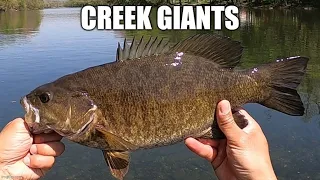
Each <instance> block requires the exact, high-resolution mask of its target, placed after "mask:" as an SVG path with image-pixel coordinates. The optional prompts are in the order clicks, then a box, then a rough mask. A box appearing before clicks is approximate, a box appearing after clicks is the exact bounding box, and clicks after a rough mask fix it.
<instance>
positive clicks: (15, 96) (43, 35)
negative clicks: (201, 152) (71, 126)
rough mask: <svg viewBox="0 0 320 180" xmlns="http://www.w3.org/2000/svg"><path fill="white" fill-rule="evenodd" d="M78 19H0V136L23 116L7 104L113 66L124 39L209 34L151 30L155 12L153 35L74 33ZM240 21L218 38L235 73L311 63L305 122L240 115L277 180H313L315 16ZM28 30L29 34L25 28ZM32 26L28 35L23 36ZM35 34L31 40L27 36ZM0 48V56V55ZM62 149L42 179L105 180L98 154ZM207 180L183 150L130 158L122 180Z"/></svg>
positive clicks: (319, 92)
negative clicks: (232, 53) (71, 76)
mask: <svg viewBox="0 0 320 180" xmlns="http://www.w3.org/2000/svg"><path fill="white" fill-rule="evenodd" d="M79 12H80V9H48V10H44V11H38V12H37V15H36V16H32V17H38V18H39V21H35V20H34V19H32V18H29V17H31V16H30V15H27V16H28V17H25V16H26V14H28V13H22V14H21V13H20V16H21V18H22V19H21V20H20V22H21V23H18V20H17V19H16V20H14V19H12V18H13V17H10V14H7V15H4V14H0V18H1V19H0V21H1V24H0V29H1V31H0V62H1V63H2V64H1V66H2V67H1V68H0V87H1V88H0V128H2V127H3V126H4V125H5V124H6V123H7V122H8V121H9V120H10V119H12V118H14V117H17V116H22V115H23V110H22V108H21V107H20V105H19V104H18V103H13V101H18V100H19V98H20V97H21V96H23V95H24V94H26V93H28V92H29V91H30V90H32V89H33V88H34V87H37V86H38V85H40V84H44V83H46V82H49V81H52V80H54V79H56V78H58V77H60V76H63V75H65V74H68V73H72V72H75V71H79V70H81V69H84V68H87V67H89V66H93V65H98V64H102V63H106V62H110V61H114V59H115V54H116V51H115V50H116V48H117V42H118V41H122V40H123V39H124V38H125V37H128V38H132V37H133V36H142V35H156V36H161V37H169V38H171V39H172V40H173V41H175V42H177V41H179V40H181V39H183V38H185V37H187V36H189V35H191V34H195V33H207V32H208V31H176V30H174V31H161V30H159V29H157V28H155V27H157V26H156V24H155V21H156V14H155V13H154V12H152V15H151V17H150V19H151V22H152V24H153V27H154V29H153V30H146V31H90V32H87V31H83V30H82V29H81V27H80V22H79V20H80V17H79ZM33 13H34V12H33ZM18 14H19V13H18ZM3 17H6V20H4V18H3ZM15 17H16V18H18V17H19V16H18V15H15ZM42 17H43V18H42ZM240 17H241V27H240V28H239V29H238V30H236V31H227V30H222V31H219V32H217V33H221V34H224V35H227V36H231V37H232V38H233V39H236V40H239V41H241V42H242V44H243V46H244V47H245V49H244V54H243V58H242V63H241V67H242V68H248V67H254V66H256V65H258V64H262V63H265V62H270V61H273V60H275V59H277V58H278V57H283V56H295V55H303V56H308V57H310V58H311V59H310V65H309V67H308V74H307V76H306V78H305V79H304V81H303V83H302V84H301V86H300V87H299V93H300V94H301V96H302V99H303V101H304V104H305V106H306V115H305V116H304V117H302V118H301V117H291V116H288V115H285V114H283V113H280V112H277V111H274V110H271V109H268V108H265V107H263V106H260V105H257V104H248V105H246V106H245V108H246V109H247V110H248V111H249V112H250V113H251V115H252V116H253V117H255V118H256V119H257V120H258V121H259V123H260V125H261V126H262V129H263V130H264V132H265V134H266V136H267V138H268V141H269V143H270V151H271V156H272V161H273V165H274V168H275V170H276V174H277V175H278V177H279V179H307V178H308V177H309V178H310V179H319V178H320V172H319V171H318V170H319V168H318V167H319V165H320V164H319V161H318V159H319V158H320V143H319V136H320V129H319V128H320V127H319V126H320V119H319V118H320V115H319V104H320V87H319V86H320V84H319V82H320V71H319V70H320V60H319V58H320V54H319V53H320V52H319V47H320V19H319V18H318V17H319V12H317V11H287V10H283V11H278V10H252V11H250V10H246V9H243V10H242V11H241V15H240ZM10 18H11V19H10ZM18 19H19V18H18ZM23 19H25V20H23ZM27 21H31V22H27ZM40 21H42V22H41V26H40ZM35 22H38V23H35ZM28 23H30V26H29V25H26V24H28ZM3 24H6V27H7V29H6V28H4V26H3ZM23 24H24V25H23ZM31 24H32V25H33V26H32V27H33V30H30V29H32V28H30V27H31ZM10 29H11V30H10ZM12 29H14V30H12ZM22 29H29V31H27V30H25V31H23V30H22ZM35 32H37V33H36V34H37V36H34V33H35ZM2 37H6V38H7V37H10V38H12V39H15V40H16V39H18V40H19V42H20V44H19V45H17V44H12V41H8V39H4V38H2ZM20 37H23V38H20ZM26 37H27V38H26ZM30 40H31V41H30ZM1 46H5V47H6V48H2V49H1ZM65 142H66V144H67V148H66V152H65V153H64V155H63V156H62V157H60V158H58V162H57V164H56V165H55V167H54V168H53V170H52V171H50V172H49V174H48V175H47V176H46V177H45V178H44V179H47V180H56V179H111V178H112V176H111V175H110V172H109V169H108V167H107V166H106V164H105V162H104V160H103V158H102V153H101V151H100V150H95V149H90V148H87V147H84V146H80V145H78V144H75V143H70V142H69V141H65ZM214 178H215V177H214V175H213V173H212V169H211V167H210V166H209V165H208V163H206V162H205V161H204V160H202V159H200V158H198V157H197V156H195V155H193V154H192V153H190V152H189V151H188V150H187V149H186V148H185V147H184V145H183V144H178V145H174V146H169V147H162V148H157V149H153V150H145V151H138V152H135V153H132V163H131V167H130V170H129V174H128V176H127V179H146V180H147V179H186V180H188V179H190V180H191V179H192V180H194V179H201V180H205V179H214Z"/></svg>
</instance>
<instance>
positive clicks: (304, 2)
mask: <svg viewBox="0 0 320 180" xmlns="http://www.w3.org/2000/svg"><path fill="white" fill-rule="evenodd" d="M119 4H121V5H165V4H170V5H179V4H180V5H197V4H211V5H230V4H234V5H237V6H249V7H286V8H290V7H319V6H320V1H319V0H67V1H66V3H65V6H69V7H82V6H85V5H93V6H96V5H119Z"/></svg>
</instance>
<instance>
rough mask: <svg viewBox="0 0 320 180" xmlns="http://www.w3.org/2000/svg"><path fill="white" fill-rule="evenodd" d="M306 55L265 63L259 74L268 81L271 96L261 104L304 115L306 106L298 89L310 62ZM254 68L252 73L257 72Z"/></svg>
mask: <svg viewBox="0 0 320 180" xmlns="http://www.w3.org/2000/svg"><path fill="white" fill-rule="evenodd" d="M308 61H309V59H308V58H306V57H300V56H296V57H288V58H283V59H278V60H277V61H276V62H273V63H270V64H267V65H263V66H261V67H260V68H259V70H258V74H259V75H260V76H262V78H263V79H264V80H266V81H267V85H268V88H267V89H268V90H270V89H271V93H270V96H269V97H268V98H267V99H265V100H263V101H262V102H260V104H262V105H264V106H266V107H269V108H272V109H275V110H278V111H281V112H283V113H285V114H289V115H292V116H302V115H303V114H304V106H303V103H302V101H301V98H300V96H299V94H298V92H297V91H296V88H297V87H298V85H299V84H300V82H301V80H302V78H303V76H304V74H305V72H306V67H307V64H308ZM256 71H257V69H254V70H253V71H252V73H255V72H256Z"/></svg>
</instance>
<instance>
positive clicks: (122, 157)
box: [102, 151, 130, 180]
mask: <svg viewBox="0 0 320 180" xmlns="http://www.w3.org/2000/svg"><path fill="white" fill-rule="evenodd" d="M102 152H103V156H104V159H105V160H106V163H107V164H108V166H109V168H110V171H111V174H112V175H113V176H114V177H115V178H117V179H119V180H123V178H124V177H125V175H126V174H127V173H128V170H129V163H130V155H129V152H128V151H102Z"/></svg>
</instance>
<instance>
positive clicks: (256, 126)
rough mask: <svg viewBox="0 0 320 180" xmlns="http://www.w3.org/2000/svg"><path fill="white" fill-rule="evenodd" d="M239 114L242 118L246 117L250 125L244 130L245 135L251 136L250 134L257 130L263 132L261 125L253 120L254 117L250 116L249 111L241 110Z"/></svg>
mask: <svg viewBox="0 0 320 180" xmlns="http://www.w3.org/2000/svg"><path fill="white" fill-rule="evenodd" d="M238 113H239V114H240V115H241V116H244V117H245V118H246V119H247V122H248V124H247V126H246V127H245V128H243V131H244V132H245V133H247V134H249V133H250V132H252V131H253V130H257V129H258V130H261V127H260V125H259V124H258V123H257V121H255V120H254V119H253V117H252V116H250V114H249V113H248V112H247V111H245V110H243V109H241V110H239V111H238Z"/></svg>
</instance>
